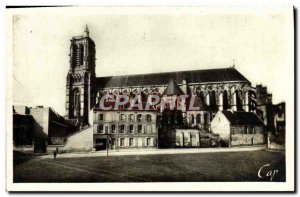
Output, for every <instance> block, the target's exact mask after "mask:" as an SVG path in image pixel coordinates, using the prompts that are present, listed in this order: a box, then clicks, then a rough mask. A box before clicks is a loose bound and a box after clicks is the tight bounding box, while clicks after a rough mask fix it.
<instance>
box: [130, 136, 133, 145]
mask: <svg viewBox="0 0 300 197" xmlns="http://www.w3.org/2000/svg"><path fill="white" fill-rule="evenodd" d="M129 146H133V138H129Z"/></svg>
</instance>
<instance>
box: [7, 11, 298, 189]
mask: <svg viewBox="0 0 300 197" xmlns="http://www.w3.org/2000/svg"><path fill="white" fill-rule="evenodd" d="M6 15H7V34H6V38H7V54H8V59H9V60H8V61H7V65H6V69H7V90H6V91H7V98H6V104H7V115H6V116H7V117H8V118H7V126H6V152H7V157H6V159H7V161H6V184H7V186H6V188H7V190H8V191H112V192H113V191H157V192H158V191H171V192H172V191H173V192H175V191H269V192H282V191H289V192H292V191H294V189H295V186H294V181H295V180H294V177H295V174H294V172H295V169H294V168H295V166H294V161H295V158H294V156H295V150H294V149H295V147H294V146H295V145H294V142H295V128H294V124H295V123H294V114H295V112H294V110H295V109H294V106H295V103H294V102H295V101H294V98H295V78H294V77H295V73H294V8H293V6H231V7H230V6H202V7H201V6H195V7H192V6H191V7H188V6H187V7H184V6H182V7H108V6H107V7H96V6H94V7H80V6H78V7H48V8H46V7H35V8H29V7H23V8H22V7H19V8H14V7H7V8H6Z"/></svg>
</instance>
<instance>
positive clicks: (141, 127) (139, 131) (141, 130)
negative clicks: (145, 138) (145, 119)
mask: <svg viewBox="0 0 300 197" xmlns="http://www.w3.org/2000/svg"><path fill="white" fill-rule="evenodd" d="M142 132H143V126H142V125H138V133H142Z"/></svg>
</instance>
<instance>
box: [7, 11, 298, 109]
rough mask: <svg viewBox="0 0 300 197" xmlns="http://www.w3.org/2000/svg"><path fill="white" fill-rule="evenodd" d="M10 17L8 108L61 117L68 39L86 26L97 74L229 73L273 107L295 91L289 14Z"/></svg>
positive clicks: (144, 13) (107, 13)
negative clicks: (266, 96)
mask: <svg viewBox="0 0 300 197" xmlns="http://www.w3.org/2000/svg"><path fill="white" fill-rule="evenodd" d="M12 12H13V13H12V14H11V16H12V17H11V20H9V18H8V22H9V23H12V24H11V27H12V28H11V33H12V65H8V66H11V67H12V90H13V104H14V105H26V106H32V107H34V106H36V105H43V106H45V107H52V108H53V109H54V110H55V111H57V112H58V113H59V114H60V115H65V99H66V76H67V73H68V69H69V56H68V55H69V49H70V39H71V37H72V36H77V35H82V34H83V31H84V28H85V25H86V24H87V25H88V27H89V30H90V37H91V38H92V39H93V40H94V42H95V44H96V59H97V60H96V75H97V77H101V76H112V75H124V74H139V73H153V72H169V71H170V72H172V71H180V70H199V69H211V68H226V67H230V66H233V64H235V68H236V69H237V70H238V71H239V72H241V73H242V74H243V75H244V76H245V77H246V78H247V79H248V80H250V81H251V82H252V86H255V85H256V84H263V85H266V86H267V87H268V90H269V92H270V93H272V94H273V101H274V103H276V102H281V101H286V100H287V99H289V98H290V97H291V96H293V92H294V86H293V84H294V68H293V66H294V65H293V62H294V59H293V58H294V55H293V43H294V40H293V20H292V19H293V18H292V17H293V15H292V8H291V7H281V8H278V7H181V8H176V7H171V8H170V7H169V8H167V7H160V8H155V7H152V8H146V7H139V8H122V7H100V8H99V7H98V8H95V7H94V8H91V7H90V8H44V9H41V8H35V9H34V10H32V9H26V10H22V9H20V10H18V11H16V10H14V11H12Z"/></svg>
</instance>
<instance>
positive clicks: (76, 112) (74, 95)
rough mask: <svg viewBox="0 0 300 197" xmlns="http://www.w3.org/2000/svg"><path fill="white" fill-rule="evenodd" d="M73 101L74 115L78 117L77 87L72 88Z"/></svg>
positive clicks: (78, 95)
mask: <svg viewBox="0 0 300 197" xmlns="http://www.w3.org/2000/svg"><path fill="white" fill-rule="evenodd" d="M73 101H74V117H76V118H78V117H80V92H79V90H78V89H75V90H74V94H73Z"/></svg>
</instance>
